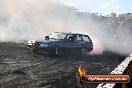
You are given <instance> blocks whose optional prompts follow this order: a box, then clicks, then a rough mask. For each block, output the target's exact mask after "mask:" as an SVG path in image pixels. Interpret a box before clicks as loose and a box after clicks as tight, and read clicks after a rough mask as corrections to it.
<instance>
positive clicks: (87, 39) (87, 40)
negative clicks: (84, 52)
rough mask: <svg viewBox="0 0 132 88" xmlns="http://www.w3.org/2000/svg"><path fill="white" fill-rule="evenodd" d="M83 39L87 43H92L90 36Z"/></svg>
mask: <svg viewBox="0 0 132 88" xmlns="http://www.w3.org/2000/svg"><path fill="white" fill-rule="evenodd" d="M82 38H83V41H85V42H91V41H90V39H89V37H88V36H84V35H83V36H82Z"/></svg>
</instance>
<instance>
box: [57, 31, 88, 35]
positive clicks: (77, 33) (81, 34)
mask: <svg viewBox="0 0 132 88" xmlns="http://www.w3.org/2000/svg"><path fill="white" fill-rule="evenodd" d="M55 33H62V34H74V35H85V34H80V33H72V32H55Z"/></svg>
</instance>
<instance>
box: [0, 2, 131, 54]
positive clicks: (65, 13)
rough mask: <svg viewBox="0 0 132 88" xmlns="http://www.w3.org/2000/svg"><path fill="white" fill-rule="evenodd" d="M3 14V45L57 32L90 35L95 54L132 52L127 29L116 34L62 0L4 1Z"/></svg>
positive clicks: (0, 33) (0, 26)
mask: <svg viewBox="0 0 132 88" xmlns="http://www.w3.org/2000/svg"><path fill="white" fill-rule="evenodd" d="M0 11H1V12H0V41H1V42H5V41H13V42H18V41H21V40H30V39H39V38H42V37H44V36H45V35H46V34H49V33H51V32H55V31H60V32H77V33H85V34H88V35H90V37H91V38H92V40H93V43H94V50H93V52H92V53H94V54H100V53H102V52H103V51H104V50H105V49H107V50H111V51H113V52H119V53H123V54H128V53H130V52H132V48H131V46H130V45H131V44H132V41H131V35H128V34H129V32H128V31H127V30H123V31H120V30H116V33H112V32H110V31H109V30H108V29H103V28H102V27H101V26H100V25H99V24H97V23H96V22H94V21H92V19H91V18H89V17H85V16H83V17H82V16H79V13H78V14H77V13H75V12H74V11H72V10H71V7H68V6H66V5H64V4H62V3H61V2H59V0H39V1H38V0H0ZM117 36H118V37H117Z"/></svg>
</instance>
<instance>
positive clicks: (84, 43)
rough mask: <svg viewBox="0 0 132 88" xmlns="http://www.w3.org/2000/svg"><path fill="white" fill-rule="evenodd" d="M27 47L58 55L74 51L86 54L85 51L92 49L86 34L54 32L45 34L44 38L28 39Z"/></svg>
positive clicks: (90, 41) (35, 50)
mask: <svg viewBox="0 0 132 88" xmlns="http://www.w3.org/2000/svg"><path fill="white" fill-rule="evenodd" d="M28 47H30V48H32V49H33V52H35V53H38V52H43V53H49V54H52V55H58V54H63V53H73V52H74V53H79V54H82V55H86V54H87V52H90V51H92V50H93V43H92V40H91V39H90V37H89V36H88V35H84V34H79V33H64V32H55V33H53V34H50V35H49V36H45V39H42V40H36V41H34V40H30V41H28Z"/></svg>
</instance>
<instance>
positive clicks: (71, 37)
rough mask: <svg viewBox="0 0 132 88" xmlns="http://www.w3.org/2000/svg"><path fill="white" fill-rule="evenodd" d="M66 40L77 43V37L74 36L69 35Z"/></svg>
mask: <svg viewBox="0 0 132 88" xmlns="http://www.w3.org/2000/svg"><path fill="white" fill-rule="evenodd" d="M66 40H68V41H70V42H73V41H75V37H74V35H67V36H66Z"/></svg>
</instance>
